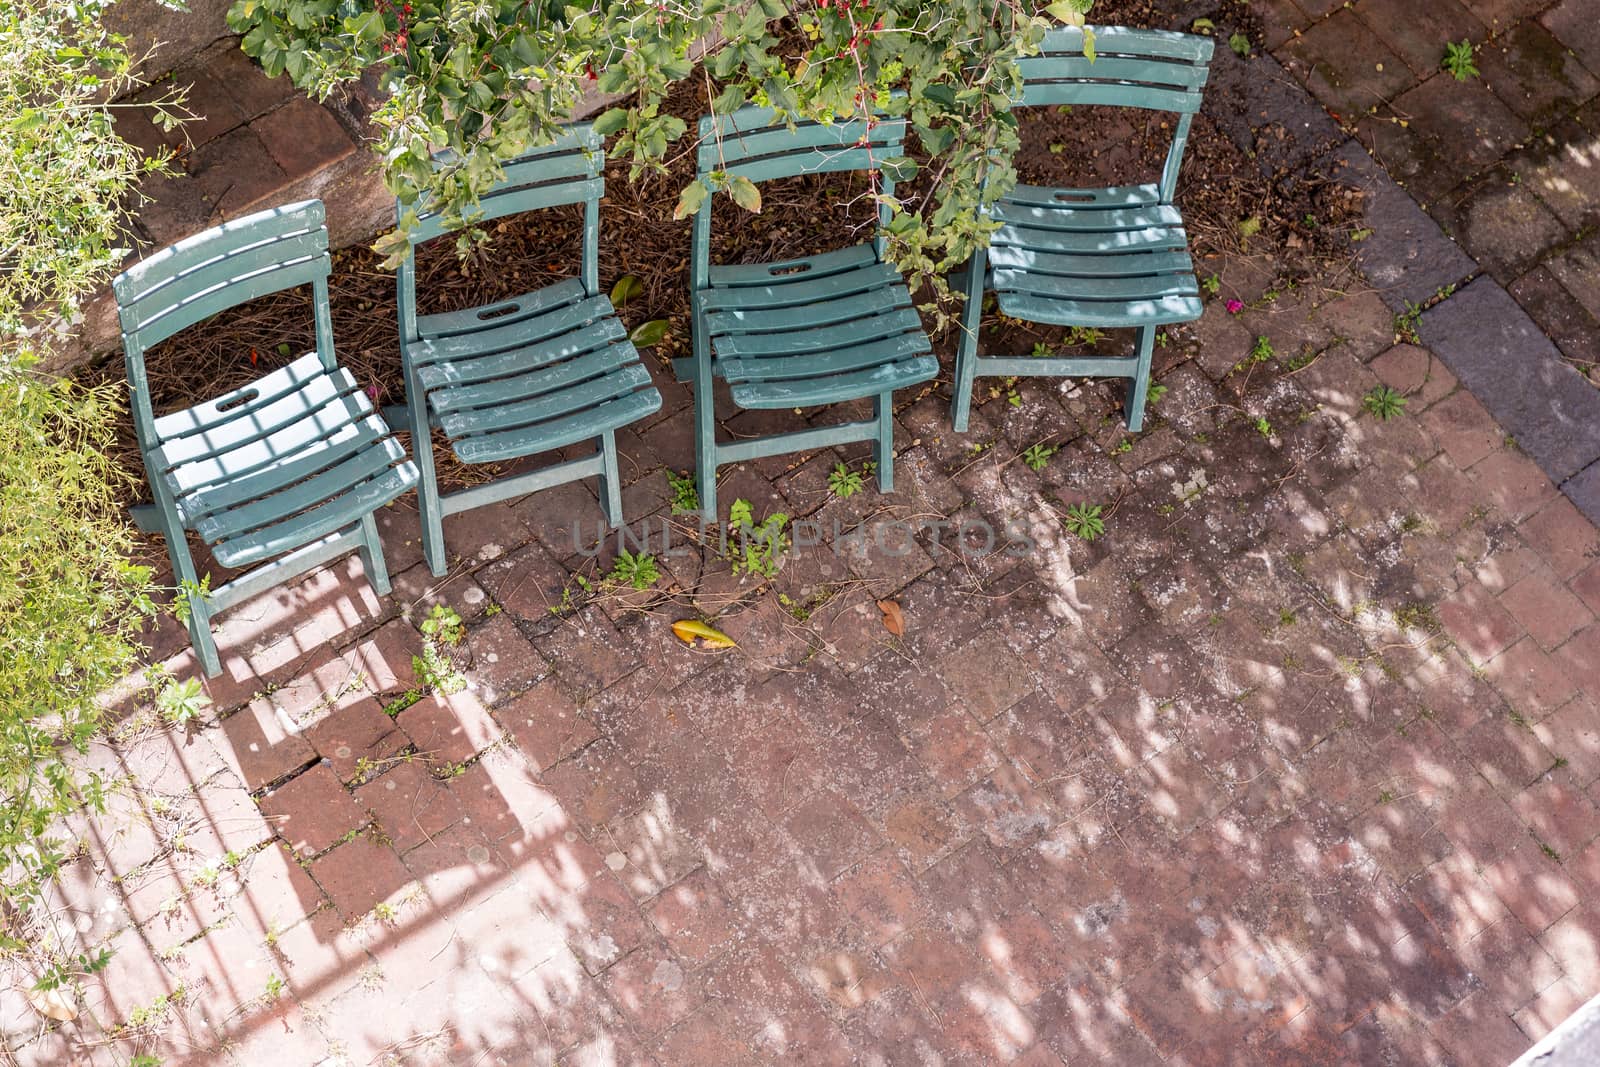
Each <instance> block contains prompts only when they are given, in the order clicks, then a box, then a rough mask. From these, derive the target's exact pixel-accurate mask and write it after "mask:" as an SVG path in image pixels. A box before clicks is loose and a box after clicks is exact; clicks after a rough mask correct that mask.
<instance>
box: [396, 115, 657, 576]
mask: <svg viewBox="0 0 1600 1067" xmlns="http://www.w3.org/2000/svg"><path fill="white" fill-rule="evenodd" d="M600 149H601V146H600V138H599V137H598V136H597V135H596V134H595V132H594V129H593V127H592V126H590V125H588V124H582V125H575V126H569V127H568V128H567V132H566V133H565V134H563V135H562V136H561V138H560V139H558V140H557V141H556V142H555V143H554V144H551V145H548V146H546V147H543V148H538V149H535V150H534V151H532V152H529V153H527V154H526V155H524V156H522V157H520V158H518V159H515V160H513V161H512V162H510V163H508V164H506V167H505V176H504V177H503V178H502V179H501V180H500V181H498V182H496V183H495V184H494V186H493V187H492V188H491V189H490V190H489V191H488V192H487V193H485V194H484V195H483V197H482V198H481V200H480V202H479V209H480V210H479V212H478V213H477V214H474V215H473V216H472V221H473V222H474V223H475V224H481V223H484V222H488V221H490V220H493V219H497V218H502V217H504V216H507V215H514V214H520V213H522V212H525V211H534V210H538V209H542V208H551V207H558V206H561V205H565V204H580V203H581V204H582V205H583V206H584V217H583V225H584V232H583V264H582V270H581V274H580V276H579V277H577V278H569V279H567V280H565V281H561V282H557V283H556V284H554V285H550V286H546V287H545V288H543V289H539V290H536V291H535V292H532V293H526V294H524V295H522V296H518V297H515V298H513V299H510V300H501V301H497V302H495V303H493V304H488V305H485V306H483V307H475V308H467V309H465V310H462V311H451V312H447V313H443V314H437V315H419V314H417V286H416V264H415V253H416V248H417V246H418V245H420V244H422V243H424V242H426V241H429V240H432V239H433V238H435V237H438V236H440V235H441V234H443V233H444V232H445V231H446V225H445V221H444V219H443V218H442V217H441V215H440V214H439V213H438V212H431V211H429V210H427V207H426V205H424V208H423V211H422V212H421V213H420V214H419V216H418V225H417V226H416V227H415V228H414V229H413V230H412V231H411V235H410V236H411V247H410V248H409V249H408V250H407V253H406V258H405V261H404V262H403V263H402V264H401V265H400V277H399V285H400V355H401V362H402V363H403V364H404V369H405V376H406V410H407V417H408V420H409V423H410V426H411V439H412V448H413V450H414V453H415V457H416V462H417V468H418V469H419V470H420V471H421V472H422V483H421V487H420V489H419V490H418V496H419V498H420V501H421V512H422V548H423V554H424V556H425V557H426V558H427V561H428V566H429V567H430V568H431V569H432V570H433V573H434V574H436V575H442V574H444V572H445V568H446V560H445V544H444V517H445V516H446V515H454V514H457V513H459V512H463V511H467V510H470V509H472V508H478V507H482V506H484V505H485V504H492V503H495V502H496V501H500V500H508V499H510V498H512V497H517V496H523V495H525V494H527V493H531V492H534V491H536V490H539V489H546V488H549V487H550V486H554V485H560V484H562V483H564V482H570V481H575V480H577V479H580V478H588V477H591V476H596V477H598V478H599V489H600V505H601V508H602V510H603V511H604V513H605V517H606V521H607V522H608V523H609V524H610V525H612V526H620V525H622V522H623V517H622V482H621V479H620V477H619V475H618V472H617V442H616V431H617V429H618V428H620V427H623V426H626V425H628V424H629V423H632V422H637V421H638V420H639V419H642V418H644V417H645V416H647V415H650V414H652V413H653V412H655V411H658V410H660V408H661V394H660V392H659V391H658V390H657V389H656V388H655V386H654V385H652V384H651V382H650V372H649V371H648V370H646V369H645V366H644V364H643V363H641V362H640V361H639V352H638V350H637V349H636V348H634V346H633V343H632V342H631V341H629V340H628V331H627V330H625V329H624V328H623V326H622V322H621V320H619V319H618V318H617V311H616V308H614V307H612V306H611V300H610V298H609V297H607V296H606V295H605V294H604V293H602V292H601V291H600V280H599V273H600V268H599V261H600V197H601V194H602V193H603V192H604V191H605V183H604V179H603V178H602V177H601V167H602V165H603V163H604V156H603V155H602V153H601V150H600ZM400 210H402V211H403V210H404V209H403V208H401V209H400ZM429 427H437V428H439V429H441V430H442V431H443V432H444V435H445V437H446V438H447V439H448V440H449V444H450V448H451V450H452V451H453V452H454V453H455V455H456V458H457V459H459V460H460V461H461V462H463V463H493V462H498V461H503V460H509V459H515V458H518V457H522V456H529V455H533V454H535V453H539V452H547V451H550V450H552V449H558V448H564V447H566V446H567V445H571V444H574V443H576V442H579V441H584V440H590V439H592V440H593V441H594V442H595V451H594V452H593V453H592V454H590V455H586V456H581V457H578V458H576V459H569V460H565V461H561V462H556V463H552V464H549V465H547V466H544V467H541V468H539V469H537V470H533V471H528V472H525V473H522V474H519V475H514V476H508V477H505V478H501V479H498V480H496V481H492V482H487V483H485V484H482V485H476V486H473V487H472V488H470V489H461V490H457V491H455V492H452V493H446V494H441V493H440V492H439V483H438V478H437V476H436V474H435V472H434V463H433V441H432V435H431V434H430V433H429Z"/></svg>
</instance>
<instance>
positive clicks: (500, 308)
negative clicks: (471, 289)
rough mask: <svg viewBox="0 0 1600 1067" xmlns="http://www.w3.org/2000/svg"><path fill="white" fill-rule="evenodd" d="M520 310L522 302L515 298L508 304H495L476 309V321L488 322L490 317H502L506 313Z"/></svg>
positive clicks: (509, 313) (512, 313)
mask: <svg viewBox="0 0 1600 1067" xmlns="http://www.w3.org/2000/svg"><path fill="white" fill-rule="evenodd" d="M520 310H522V304H521V303H519V302H518V301H516V300H513V301H511V302H510V303H509V304H496V305H495V306H494V307H486V308H479V309H478V321H479V322H488V321H489V320H490V319H503V318H505V317H506V316H507V315H515V314H516V313H517V312H518V311H520Z"/></svg>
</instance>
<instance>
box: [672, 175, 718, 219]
mask: <svg viewBox="0 0 1600 1067" xmlns="http://www.w3.org/2000/svg"><path fill="white" fill-rule="evenodd" d="M710 193H711V190H709V189H707V188H706V186H705V183H704V182H702V181H699V180H698V179H697V180H695V181H692V182H690V183H689V184H688V185H685V186H684V187H683V192H681V193H679V194H678V206H677V207H675V208H673V210H672V217H673V218H675V219H686V218H688V217H689V216H690V215H693V214H694V213H695V212H697V211H699V210H700V205H702V204H704V203H705V202H706V197H707V196H709V195H710Z"/></svg>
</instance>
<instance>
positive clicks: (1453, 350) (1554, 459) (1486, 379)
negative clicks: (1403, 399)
mask: <svg viewBox="0 0 1600 1067" xmlns="http://www.w3.org/2000/svg"><path fill="white" fill-rule="evenodd" d="M1421 331H1422V337H1423V341H1424V342H1425V343H1426V344H1427V345H1428V346H1429V347H1430V348H1431V349H1433V351H1434V352H1436V353H1437V354H1438V355H1439V357H1440V358H1441V359H1443V360H1444V362H1445V364H1446V366H1448V367H1449V368H1450V369H1451V370H1452V371H1453V372H1454V373H1455V375H1456V377H1458V378H1459V379H1461V381H1462V383H1463V384H1464V385H1466V387H1467V388H1468V389H1470V390H1472V392H1473V393H1474V394H1475V395H1476V396H1478V398H1479V399H1481V400H1482V401H1483V403H1484V405H1485V406H1486V407H1487V408H1488V409H1489V410H1490V411H1491V412H1492V413H1493V414H1494V416H1495V418H1496V419H1497V420H1498V421H1499V423H1500V425H1501V426H1503V427H1504V428H1505V430H1506V432H1507V433H1510V434H1512V435H1513V436H1514V437H1516V439H1517V441H1518V442H1519V443H1520V444H1521V447H1523V448H1524V449H1526V450H1527V451H1528V452H1529V454H1531V455H1532V456H1533V457H1534V459H1535V460H1536V461H1537V462H1538V463H1539V465H1540V466H1541V467H1543V468H1544V470H1545V472H1546V473H1547V474H1548V475H1549V476H1550V478H1551V479H1552V480H1553V481H1555V482H1556V483H1557V484H1558V485H1559V484H1561V483H1563V482H1565V481H1566V480H1567V479H1568V478H1570V477H1572V476H1573V475H1574V474H1576V473H1578V472H1579V471H1581V470H1583V469H1584V468H1585V467H1587V466H1589V464H1590V463H1592V462H1593V461H1594V460H1595V459H1597V458H1600V390H1597V389H1595V388H1594V387H1593V386H1591V385H1590V384H1589V383H1588V382H1587V381H1585V380H1584V378H1583V376H1582V375H1581V374H1579V373H1578V372H1577V371H1576V370H1574V369H1573V368H1572V366H1571V365H1570V364H1568V363H1567V362H1566V361H1565V360H1563V359H1562V358H1561V356H1560V353H1559V352H1558V351H1557V350H1556V347H1555V345H1553V344H1551V342H1550V340H1549V338H1547V337H1545V335H1544V333H1543V332H1542V331H1541V330H1540V329H1539V326H1538V324H1537V323H1535V322H1534V321H1533V319H1532V318H1530V317H1529V316H1528V314H1527V313H1526V312H1525V311H1523V310H1522V308H1521V307H1520V306H1519V305H1518V304H1517V302H1516V301H1515V300H1513V299H1512V298H1511V295H1510V294H1509V293H1507V292H1506V291H1505V290H1504V289H1502V288H1501V287H1500V286H1499V284H1498V283H1496V282H1495V281H1493V280H1492V279H1489V278H1479V279H1478V280H1477V281H1475V282H1473V283H1472V284H1471V285H1469V286H1467V287H1466V288H1464V289H1462V290H1461V291H1460V292H1459V293H1457V294H1455V295H1454V296H1452V297H1451V298H1450V299H1448V300H1446V301H1444V302H1443V303H1441V304H1439V305H1438V306H1437V307H1435V308H1433V309H1432V310H1430V311H1428V312H1427V313H1426V314H1424V315H1423V316H1422V327H1421Z"/></svg>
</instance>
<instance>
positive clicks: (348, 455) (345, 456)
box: [194, 438, 406, 544]
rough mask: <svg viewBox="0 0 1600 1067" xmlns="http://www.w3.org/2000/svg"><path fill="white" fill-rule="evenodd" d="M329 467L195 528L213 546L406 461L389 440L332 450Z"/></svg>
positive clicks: (335, 495) (333, 496) (215, 515)
mask: <svg viewBox="0 0 1600 1067" xmlns="http://www.w3.org/2000/svg"><path fill="white" fill-rule="evenodd" d="M328 452H329V455H328V456H327V457H326V459H325V460H324V462H326V463H327V464H329V465H328V466H326V467H324V468H323V469H322V470H319V471H317V472H316V473H314V474H310V475H308V476H307V477H304V478H300V479H296V480H295V481H293V482H291V483H289V484H287V485H285V486H283V487H282V488H280V489H278V490H277V491H276V492H273V493H271V494H268V495H265V496H261V497H258V498H256V499H254V500H251V501H249V502H246V503H242V504H239V505H237V506H235V507H231V508H225V509H223V510H221V511H217V512H213V513H212V514H210V515H207V516H206V517H205V518H203V519H200V520H199V521H198V522H196V523H195V525H194V531H195V532H196V533H198V534H199V535H200V536H201V537H203V538H205V540H206V541H207V542H209V543H211V544H216V543H217V542H218V541H226V540H229V539H230V538H233V537H235V536H237V535H239V534H242V533H247V532H249V531H252V530H257V529H260V528H262V527H265V526H271V525H272V524H273V523H275V522H281V521H283V520H284V519H286V518H288V517H290V516H292V515H296V514H298V513H300V512H302V511H306V510H308V509H310V508H312V507H316V506H318V505H321V504H324V503H327V502H328V501H330V500H335V499H337V498H338V497H339V496H341V495H342V494H344V493H346V492H349V491H350V489H351V488H353V487H354V486H357V485H360V484H361V483H363V482H365V481H367V480H368V479H370V478H372V477H373V476H375V475H377V474H379V473H381V472H382V471H384V470H387V469H388V468H389V467H392V466H394V465H395V464H397V463H402V462H404V461H405V458H406V454H405V450H404V449H403V448H401V447H400V442H398V441H396V440H394V439H393V438H385V439H383V440H381V441H378V442H376V443H374V444H372V445H370V446H357V447H354V448H338V449H329V450H328Z"/></svg>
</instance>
